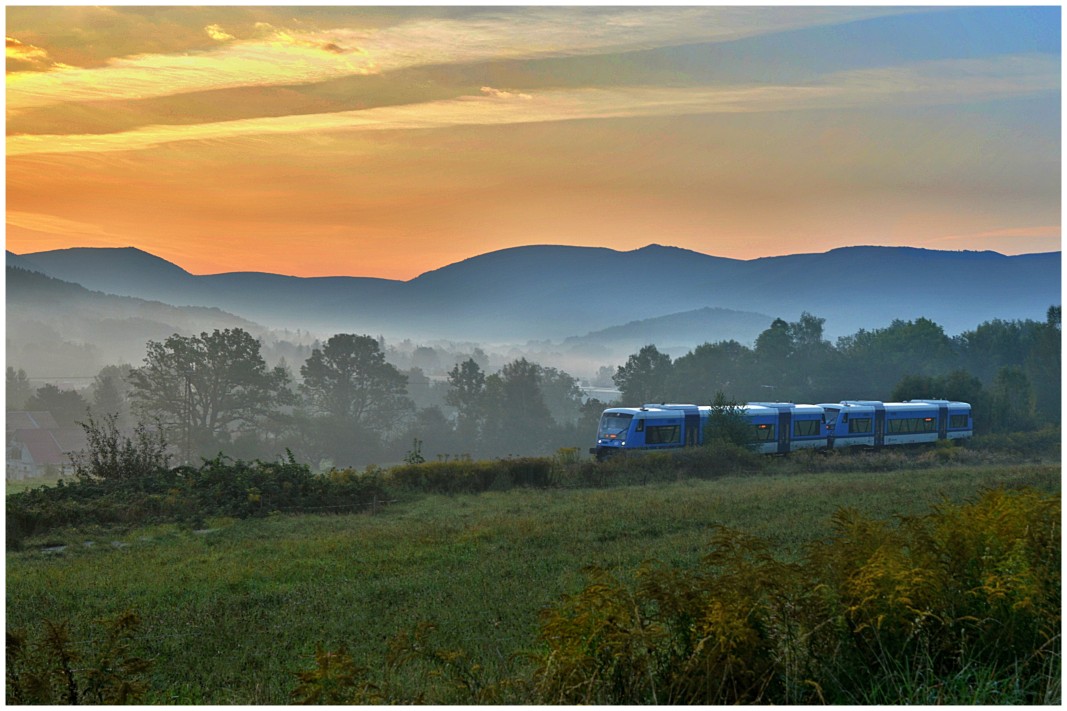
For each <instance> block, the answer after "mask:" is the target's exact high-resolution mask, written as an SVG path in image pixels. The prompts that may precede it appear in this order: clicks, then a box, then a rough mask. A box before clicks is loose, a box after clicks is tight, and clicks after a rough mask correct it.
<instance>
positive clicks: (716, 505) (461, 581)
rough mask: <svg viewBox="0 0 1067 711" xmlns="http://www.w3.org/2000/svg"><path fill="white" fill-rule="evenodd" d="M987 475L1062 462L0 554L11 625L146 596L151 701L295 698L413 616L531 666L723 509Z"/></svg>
mask: <svg viewBox="0 0 1067 711" xmlns="http://www.w3.org/2000/svg"><path fill="white" fill-rule="evenodd" d="M990 487H1007V488H1018V487H1033V488H1036V489H1038V490H1041V491H1046V492H1055V493H1058V492H1059V491H1060V467H1059V465H1058V464H1020V465H1017V466H979V467H971V466H954V467H946V468H941V469H932V470H931V469H927V470H923V471H897V472H887V473H878V474H872V473H836V472H835V473H819V474H796V475H790V476H775V475H769V476H752V477H740V478H726V479H720V480H715V481H697V480H691V481H683V482H676V483H660V484H650V485H646V486H620V487H609V488H601V489H550V490H525V489H523V490H519V489H516V490H511V491H505V492H488V493H484V494H479V495H456V496H451V497H449V496H429V495H426V496H418V497H412V498H410V499H408V500H404V501H401V502H399V503H397V504H394V505H392V506H390V507H389V508H387V509H386V510H384V511H383V512H381V513H379V514H378V515H375V516H370V515H344V516H318V515H314V516H312V515H301V516H271V517H268V518H264V519H253V520H243V521H234V520H228V519H223V520H208V522H207V530H197V531H194V530H191V529H188V528H181V527H178V526H173V525H167V526H159V527H151V528H139V529H136V530H130V531H125V532H122V533H115V532H109V531H104V530H80V531H66V532H62V533H52V534H50V535H49V536H48V538H47V539H46V540H44V539H42V540H37V541H33V542H31V544H30V545H28V546H27V548H26V550H23V551H20V552H9V553H8V555H7V588H6V591H7V600H6V602H7V625H8V628H9V629H11V628H25V629H33V628H35V627H37V626H39V625H41V624H42V621H43V620H52V621H68V622H69V625H70V630H71V637H72V638H73V639H74V640H75V642H76V644H79V645H83V646H85V647H86V648H91V647H92V645H93V644H94V637H95V636H97V635H98V634H99V632H98V631H97V627H96V626H95V625H94V620H97V619H100V618H104V617H108V616H114V615H116V614H118V613H120V612H122V611H124V610H127V609H132V610H134V611H136V612H137V613H138V614H139V615H140V616H141V618H142V626H141V628H140V630H139V632H138V634H137V636H136V643H135V647H136V651H137V653H138V654H140V655H141V656H144V657H146V658H149V659H151V660H152V661H153V666H152V668H151V671H150V674H149V691H148V694H147V697H146V698H145V701H147V702H149V703H184V704H197V703H212V704H234V703H243V704H265V703H269V704H284V703H287V702H288V701H289V698H290V696H289V695H290V693H291V691H292V689H293V688H294V686H295V685H296V680H295V676H294V673H295V672H296V671H298V670H301V669H307V668H308V667H309V666H310V665H311V664H312V660H313V657H314V653H315V651H316V648H318V647H323V648H336V647H337V646H339V645H341V644H344V645H346V646H347V648H348V650H349V652H350V653H351V654H352V656H353V658H354V659H355V660H356V662H357V663H359V664H362V665H363V666H366V667H368V668H369V669H371V670H380V669H381V668H382V667H383V659H384V655H385V651H386V647H387V643H388V640H389V639H390V638H392V637H393V636H394V635H396V634H397V633H398V632H402V631H410V630H412V629H413V628H414V627H415V625H416V624H418V623H420V622H428V623H432V624H434V625H435V626H436V629H435V631H434V632H433V633H432V641H433V642H434V643H435V644H439V645H440V646H441V647H444V648H456V649H463V650H465V652H466V653H467V654H468V655H469V658H470V660H471V661H472V662H476V663H478V664H480V665H481V666H482V667H483V669H484V674H485V676H486V677H487V678H490V679H492V678H499V677H503V676H505V675H507V674H510V673H513V672H515V671H516V670H519V671H521V670H522V669H523V665H524V664H528V663H529V662H528V661H525V660H524V658H523V657H521V656H518V657H517V656H516V655H521V653H523V652H525V651H531V650H533V649H534V646H535V645H536V636H537V630H538V625H539V613H540V611H541V610H542V609H543V608H545V607H546V606H548V605H551V604H553V603H555V602H556V601H557V600H558V599H559V597H560V595H562V594H564V593H573V592H575V591H577V590H579V589H581V588H582V587H583V586H584V584H585V582H586V578H585V576H584V575H583V573H582V569H583V567H585V566H590V565H595V566H601V567H606V568H608V569H611V570H613V571H615V572H617V573H618V574H619V575H620V576H622V577H626V576H627V575H629V574H631V572H632V571H633V570H634V569H635V568H636V567H637V565H638V564H639V563H641V562H642V561H644V560H647V559H656V560H660V561H663V562H666V563H670V564H674V565H678V566H688V565H692V564H693V563H695V562H696V561H697V560H699V559H700V557H701V556H702V555H703V553H705V552H706V549H707V544H708V541H709V540H710V538H711V536H712V533H713V531H714V530H715V527H716V526H718V525H726V526H730V527H734V528H737V529H740V530H742V531H745V532H748V533H751V534H755V535H758V536H761V537H764V538H766V539H768V540H770V541H772V543H773V545H774V547H775V548H776V549H777V551H778V552H779V553H780V554H782V555H785V556H789V555H792V554H795V553H799V552H800V551H801V550H802V549H803V546H804V545H805V544H807V543H809V542H812V541H814V540H817V539H819V538H820V537H823V536H825V535H826V534H827V532H828V531H829V517H830V516H831V515H832V514H833V513H834V512H835V511H836V510H837V509H838V508H840V507H852V508H855V509H857V510H859V511H860V512H862V513H864V514H866V515H869V516H873V517H878V518H886V517H890V516H893V515H895V514H915V513H922V512H925V511H927V510H928V509H929V507H930V506H931V505H934V504H937V503H938V502H940V501H943V500H949V501H954V502H958V501H963V500H967V499H971V498H973V497H974V496H975V495H976V494H977V493H978V492H979V491H980V490H982V489H983V488H990ZM46 545H47V546H48V547H49V548H53V549H54V548H57V547H59V546H66V547H65V548H64V549H62V550H58V551H56V550H51V551H49V550H45V548H44V547H45V546H46ZM372 675H373V672H372ZM403 683H404V684H405V685H406V686H407V687H408V688H410V698H417V697H418V695H419V694H420V693H421V694H422V697H421V698H422V700H424V701H426V702H432V703H457V702H462V701H463V696H462V695H461V691H460V690H458V689H455V688H454V687H451V686H449V685H448V684H446V683H441V682H440V680H439V679H435V678H433V677H432V676H427V675H421V676H420V675H412V677H411V678H409V679H405V680H404V682H403Z"/></svg>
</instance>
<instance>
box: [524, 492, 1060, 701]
mask: <svg viewBox="0 0 1067 711" xmlns="http://www.w3.org/2000/svg"><path fill="white" fill-rule="evenodd" d="M1059 520H1060V504H1059V501H1058V499H1056V498H1054V497H1051V496H1046V495H1041V494H1038V493H1036V492H1033V491H1021V492H1006V491H1002V490H995V491H988V492H985V493H984V494H982V496H981V497H980V498H979V499H978V500H977V501H975V502H972V503H968V504H963V505H950V504H943V505H941V506H939V507H937V508H935V509H934V510H933V511H932V512H931V513H929V514H927V515H924V516H916V517H906V518H901V519H899V521H897V522H896V523H895V524H893V523H890V522H886V521H874V520H870V519H867V518H865V517H863V516H861V515H859V514H858V513H856V512H855V511H850V510H843V511H840V512H839V513H838V514H837V515H836V516H835V518H834V520H833V525H834V536H833V537H832V538H831V539H830V540H828V541H826V542H824V543H822V544H820V545H817V546H814V547H813V548H812V549H811V550H810V551H809V552H808V553H807V555H806V556H804V558H803V559H802V560H801V561H800V562H799V563H795V564H787V563H783V562H779V561H776V560H774V559H773V558H772V557H771V556H770V554H769V553H768V549H767V547H766V545H765V544H764V543H762V542H761V541H758V540H755V539H752V538H749V537H746V536H744V535H742V534H739V533H736V532H732V531H727V530H720V531H719V533H718V534H717V535H716V537H715V539H714V541H713V546H712V551H711V553H709V555H708V556H706V557H705V558H704V560H703V563H702V566H701V567H700V568H698V569H696V570H681V569H675V568H671V567H667V566H664V565H660V564H646V565H645V566H643V567H642V568H641V569H640V570H639V571H638V573H637V583H636V585H627V584H624V583H621V582H620V581H619V580H618V579H617V578H615V577H613V576H611V575H608V574H607V573H605V572H603V571H595V572H594V574H593V576H592V580H591V582H590V583H589V584H588V585H587V586H586V587H585V589H583V590H582V591H581V592H579V593H577V594H574V595H570V596H565V597H564V598H563V599H562V600H561V601H560V603H559V604H558V605H556V606H555V607H554V608H551V609H549V610H548V611H547V612H546V613H545V617H544V620H543V624H542V628H541V642H542V644H543V645H544V651H543V653H542V655H541V658H540V664H539V667H538V669H537V672H536V674H535V688H536V689H537V690H538V692H539V693H540V694H541V695H542V698H543V700H544V701H545V702H546V703H598V704H640V703H702V704H723V703H756V702H764V703H816V702H819V703H826V702H829V703H900V702H902V701H904V702H915V703H929V702H931V701H946V700H947V701H959V700H962V699H965V698H970V697H966V696H964V695H963V692H962V691H961V690H962V689H964V688H965V687H966V688H969V687H968V684H971V683H973V682H977V681H981V682H982V683H983V687H982V688H983V689H985V690H986V694H987V696H985V697H981V698H977V699H970V701H969V702H971V703H974V702H976V701H977V702H983V701H984V702H989V701H997V700H1004V699H1005V698H1007V697H1005V696H1004V695H1003V691H1002V690H1003V689H1005V688H1007V687H1008V686H1012V688H1014V689H1016V691H1015V693H1013V695H1011V697H1010V699H1011V700H1013V701H1016V702H1020V703H1033V702H1034V701H1041V700H1043V699H1045V698H1048V697H1050V696H1055V695H1056V694H1057V693H1058V692H1057V691H1056V688H1057V687H1056V685H1057V684H1058V682H1059V674H1058V672H1056V673H1053V672H1052V671H1050V670H1056V669H1058V668H1059V662H1060V659H1059V627H1060V597H1059V590H1060V527H1059ZM946 680H954V681H953V682H952V683H953V685H954V686H953V687H952V689H948V690H946V688H943V685H944V683H945V681H946ZM1020 680H1023V682H1024V683H1022V684H1019V683H1018V682H1019V681H1020ZM1013 685H1014V686H1013ZM953 689H955V690H953ZM890 690H895V691H890ZM894 694H895V696H894Z"/></svg>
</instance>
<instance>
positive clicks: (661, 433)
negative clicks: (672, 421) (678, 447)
mask: <svg viewBox="0 0 1067 711" xmlns="http://www.w3.org/2000/svg"><path fill="white" fill-rule="evenodd" d="M681 441H682V428H681V427H680V426H679V425H658V426H655V427H653V426H651V425H650V426H649V428H648V432H647V433H645V444H680V443H681Z"/></svg>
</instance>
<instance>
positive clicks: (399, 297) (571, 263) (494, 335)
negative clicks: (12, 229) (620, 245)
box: [8, 244, 1060, 342]
mask: <svg viewBox="0 0 1067 711" xmlns="http://www.w3.org/2000/svg"><path fill="white" fill-rule="evenodd" d="M72 250H77V251H72ZM72 250H53V251H45V252H33V253H27V254H23V255H14V254H12V253H11V252H8V261H9V263H11V262H12V261H16V262H22V263H27V264H31V265H33V266H34V268H36V269H37V270H39V271H41V272H42V273H45V274H47V275H49V276H53V277H56V278H60V279H63V280H66V281H71V282H74V283H78V284H81V285H83V286H85V287H87V288H90V289H95V290H99V291H105V292H107V293H113V294H117V295H120V296H134V297H137V298H146V299H153V300H158V301H163V302H165V303H169V304H174V305H182V306H184V305H191V306H218V307H219V308H222V309H224V310H226V311H230V312H233V313H238V314H241V315H242V316H244V317H246V318H249V319H251V320H253V321H257V322H260V323H264V324H266V325H268V326H275V327H287V328H289V327H297V328H304V329H307V330H323V331H329V332H340V331H342V330H343V331H361V332H374V333H380V334H383V335H389V336H398V337H401V338H403V337H407V336H409V335H418V336H420V337H428V338H429V337H444V338H458V339H466V340H475V341H484V342H516V341H520V342H521V341H524V340H528V339H546V338H547V339H554V340H560V339H564V338H567V337H571V336H575V334H581V333H591V332H594V331H598V330H602V329H605V328H609V327H611V326H617V325H622V324H626V323H630V322H634V321H641V320H644V319H651V318H656V317H660V316H666V315H669V314H676V313H682V312H687V311H693V310H697V309H701V308H704V307H715V308H722V309H729V310H735V311H745V312H755V313H760V314H769V315H771V316H772V317H776V318H777V317H781V318H785V319H787V320H793V319H796V318H797V317H799V315H800V313H801V312H803V311H807V312H809V313H813V314H814V315H816V316H819V317H822V318H825V319H826V321H827V332H828V335H830V336H833V335H845V334H848V333H852V332H854V331H856V330H858V328H876V327H881V326H884V325H888V323H889V322H890V321H892V320H894V319H905V320H908V319H914V318H917V317H920V316H924V317H926V318H930V319H932V320H934V321H936V322H938V323H939V324H941V325H942V326H943V327H944V328H945V330H946V331H947V332H950V333H954V332H959V331H961V330H964V329H969V328H973V327H975V326H976V325H977V324H979V323H982V322H983V321H986V320H990V319H992V318H1004V319H1012V318H1039V319H1040V318H1043V317H1044V313H1045V311H1046V310H1047V308H1048V306H1050V305H1053V304H1057V303H1059V302H1060V257H1059V253H1058V252H1045V253H1034V254H1030V255H1013V256H1009V255H1003V254H1000V253H998V252H991V251H962V252H961V251H947V250H931V249H924V248H915V247H883V246H875V245H860V246H852V247H841V248H836V249H833V250H830V251H828V252H821V253H804V254H795V255H782V256H774V257H761V258H758V259H753V260H737V259H730V258H725V257H716V256H712V255H707V254H703V253H700V252H695V251H693V250H687V249H683V248H679V247H670V246H663V245H659V244H649V245H646V246H645V247H641V248H639V249H635V250H630V251H617V250H614V249H611V248H608V247H582V246H570V245H551V244H543V245H524V246H518V247H510V248H507V249H502V250H496V251H493V252H487V253H485V254H480V255H475V256H472V257H469V258H467V259H464V260H460V261H458V262H454V263H452V264H448V265H445V266H443V267H440V268H437V269H433V270H430V271H427V272H424V273H422V274H420V275H419V276H417V277H415V278H413V279H410V280H407V281H399V280H391V279H381V278H376V277H344V276H335V277H293V276H286V275H279V274H266V273H261V272H228V273H221V274H211V275H193V274H190V273H189V272H187V271H185V270H183V269H181V268H180V267H177V266H176V265H173V264H171V263H170V262H167V261H166V260H163V259H161V258H159V257H156V256H154V255H151V254H150V253H148V252H144V251H143V250H138V249H137V248H72ZM976 284H981V285H982V289H981V291H980V292H979V291H975V290H974V285H976ZM710 335H711V336H712V337H714V334H710Z"/></svg>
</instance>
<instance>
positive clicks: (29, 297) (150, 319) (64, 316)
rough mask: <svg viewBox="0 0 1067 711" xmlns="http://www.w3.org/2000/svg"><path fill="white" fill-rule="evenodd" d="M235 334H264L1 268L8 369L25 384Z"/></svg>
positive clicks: (210, 315)
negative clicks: (164, 344) (164, 345)
mask: <svg viewBox="0 0 1067 711" xmlns="http://www.w3.org/2000/svg"><path fill="white" fill-rule="evenodd" d="M16 261H17V260H16ZM23 263H24V264H25V263H26V262H23ZM234 327H239V328H243V329H245V330H247V331H249V332H250V333H253V334H259V333H261V332H263V331H264V330H265V329H264V328H263V327H262V326H260V325H258V324H256V323H253V322H251V321H249V320H247V319H243V318H240V317H238V316H234V315H233V314H228V313H226V312H224V311H221V310H219V309H217V308H204V307H186V308H178V307H175V306H170V305H168V304H164V303H160V302H158V301H146V300H144V299H136V298H133V297H128V296H114V295H111V294H104V293H101V292H98V291H89V290H88V289H86V288H85V287H83V286H80V285H78V284H72V283H69V282H65V281H61V280H59V279H54V278H51V277H47V276H45V275H43V274H39V273H36V272H32V271H27V270H25V269H22V268H16V267H12V266H8V267H7V362H8V364H9V365H12V366H14V367H18V368H23V369H25V370H26V372H27V373H28V374H29V375H30V376H31V377H53V378H58V377H88V376H91V375H95V374H96V373H98V372H99V370H100V368H102V367H103V366H105V365H110V364H114V363H121V362H127V363H130V364H131V365H139V364H140V363H141V361H142V360H143V359H144V355H145V343H147V342H148V341H149V340H157V341H158V340H163V339H164V338H166V337H168V336H170V335H172V334H174V333H181V334H182V335H191V334H194V333H200V332H201V331H211V330H214V329H216V328H234Z"/></svg>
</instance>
